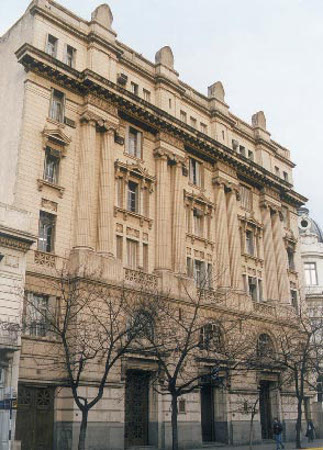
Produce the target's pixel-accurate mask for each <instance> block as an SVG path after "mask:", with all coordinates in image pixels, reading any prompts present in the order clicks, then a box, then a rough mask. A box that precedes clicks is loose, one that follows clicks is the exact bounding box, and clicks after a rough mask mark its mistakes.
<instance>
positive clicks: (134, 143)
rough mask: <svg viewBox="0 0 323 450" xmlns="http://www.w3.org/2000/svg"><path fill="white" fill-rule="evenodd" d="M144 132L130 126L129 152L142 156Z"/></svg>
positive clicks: (132, 154) (137, 156)
mask: <svg viewBox="0 0 323 450" xmlns="http://www.w3.org/2000/svg"><path fill="white" fill-rule="evenodd" d="M141 147H142V133H141V132H140V131H138V130H137V129H136V128H133V127H129V130H128V146H127V153H128V154H129V155H131V156H135V157H136V158H141Z"/></svg>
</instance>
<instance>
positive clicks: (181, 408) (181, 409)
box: [178, 398, 186, 414]
mask: <svg viewBox="0 0 323 450" xmlns="http://www.w3.org/2000/svg"><path fill="white" fill-rule="evenodd" d="M178 414H186V400H185V399H184V398H180V399H179V400H178Z"/></svg>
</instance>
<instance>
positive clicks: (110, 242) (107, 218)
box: [98, 127, 115, 256]
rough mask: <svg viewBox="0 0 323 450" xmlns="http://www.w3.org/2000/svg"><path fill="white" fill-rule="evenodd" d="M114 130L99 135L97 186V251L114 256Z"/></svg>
mask: <svg viewBox="0 0 323 450" xmlns="http://www.w3.org/2000/svg"><path fill="white" fill-rule="evenodd" d="M113 144H114V129H113V128H109V127H105V128H103V130H102V133H101V162H100V175H99V176H100V185H99V215H98V251H99V252H104V253H107V254H109V255H111V256H113V255H114V233H113V232H114V230H113V224H114V220H113V208H114V200H115V176H114V157H113Z"/></svg>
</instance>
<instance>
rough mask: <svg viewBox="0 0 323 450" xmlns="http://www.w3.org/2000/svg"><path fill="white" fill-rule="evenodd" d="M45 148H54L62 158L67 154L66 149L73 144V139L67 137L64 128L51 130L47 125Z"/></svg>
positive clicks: (44, 139) (44, 136) (44, 140)
mask: <svg viewBox="0 0 323 450" xmlns="http://www.w3.org/2000/svg"><path fill="white" fill-rule="evenodd" d="M42 136H43V148H44V149H46V147H54V148H55V149H56V150H58V151H59V152H60V153H61V155H62V156H65V154H66V147H67V146H68V145H69V144H70V143H71V141H72V139H71V138H70V137H69V136H67V135H66V134H65V133H64V131H63V127H62V126H57V127H54V128H49V127H47V125H45V127H44V129H43V131H42Z"/></svg>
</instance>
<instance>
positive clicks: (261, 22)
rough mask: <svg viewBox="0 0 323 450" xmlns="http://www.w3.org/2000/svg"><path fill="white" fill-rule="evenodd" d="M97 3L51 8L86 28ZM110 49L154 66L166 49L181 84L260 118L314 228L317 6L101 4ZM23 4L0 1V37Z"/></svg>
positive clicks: (156, 0) (119, 0)
mask: <svg viewBox="0 0 323 450" xmlns="http://www.w3.org/2000/svg"><path fill="white" fill-rule="evenodd" d="M102 1H103V0H101V1H100V0H60V3H61V4H63V5H64V6H66V7H67V8H69V9H71V10H72V11H73V12H75V13H76V14H78V15H80V16H81V17H83V18H85V19H88V20H89V19H90V15H91V11H92V10H93V9H94V8H95V7H96V6H97V5H99V4H100V3H102ZM108 3H109V5H110V7H111V10H112V13H113V15H114V23H113V28H114V30H115V31H116V32H117V33H118V39H119V40H121V41H122V42H124V43H125V44H127V45H129V46H130V47H132V48H134V50H136V51H137V52H139V53H142V54H143V55H144V56H145V57H147V58H148V59H151V60H154V56H155V53H156V51H157V50H158V49H159V48H161V47H162V46H164V45H170V46H171V47H172V49H173V52H174V56H175V68H176V70H177V71H178V72H179V74H180V78H181V79H182V80H183V81H185V82H187V83H188V84H190V85H191V86H192V87H194V88H195V89H197V90H199V91H201V92H203V93H206V92H207V86H209V85H210V84H212V83H213V82H215V81H218V80H221V81H222V83H223V85H224V89H225V91H226V101H227V103H228V104H229V105H230V109H231V111H232V112H233V113H234V114H237V115H238V116H239V117H241V118H242V119H244V120H246V121H247V122H250V120H251V115H252V114H253V113H254V112H256V111H258V110H263V111H264V112H265V114H266V118H267V129H268V130H269V131H270V132H271V134H272V138H273V139H274V140H276V141H277V142H279V143H281V144H282V145H284V146H287V147H288V148H290V150H291V155H292V160H293V161H294V162H295V163H296V164H297V168H296V170H295V171H294V182H295V189H296V190H297V191H299V192H300V193H302V194H303V195H305V196H306V197H308V198H309V199H310V201H309V203H308V205H307V206H308V207H309V208H310V210H311V214H312V217H313V218H315V219H316V220H317V221H318V222H319V223H320V224H321V225H322V226H323V200H322V193H321V191H323V170H322V168H323V142H322V141H323V130H322V128H323V124H322V122H323V114H322V112H323V1H322V0H270V1H268V0H243V1H242V0H108ZM28 4H29V0H9V1H8V0H0V35H1V34H3V33H4V32H5V31H6V29H7V28H8V27H9V26H10V25H12V24H13V23H14V22H15V21H16V20H17V19H18V18H19V17H20V15H21V14H22V13H23V12H24V10H25V9H26V7H27V6H28ZM0 70H3V69H1V68H0Z"/></svg>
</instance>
